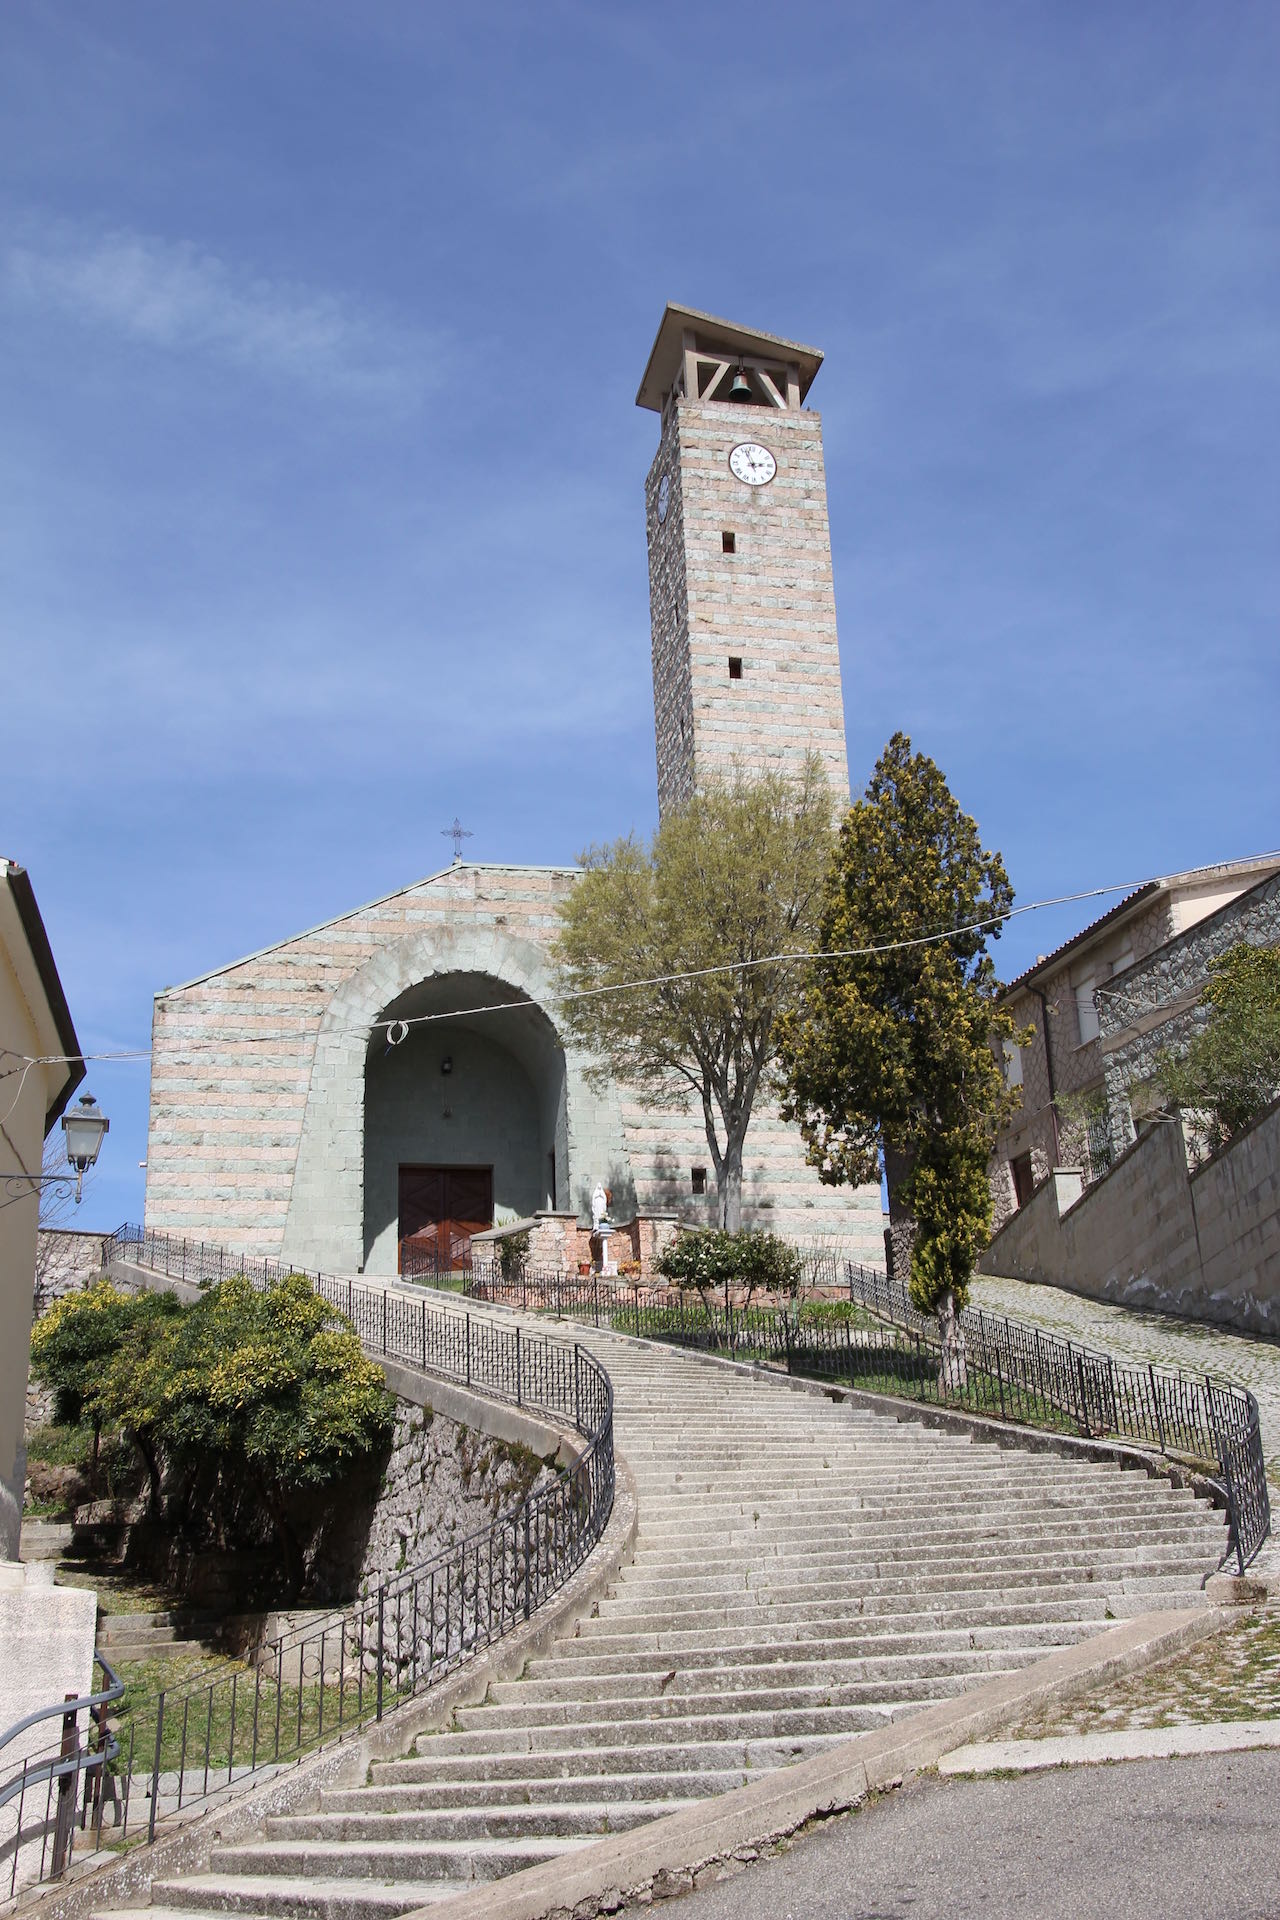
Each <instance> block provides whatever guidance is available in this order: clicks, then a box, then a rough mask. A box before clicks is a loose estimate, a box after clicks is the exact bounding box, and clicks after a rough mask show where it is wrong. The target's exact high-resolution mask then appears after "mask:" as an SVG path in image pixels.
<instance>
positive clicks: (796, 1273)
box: [656, 1228, 803, 1307]
mask: <svg viewBox="0 0 1280 1920" xmlns="http://www.w3.org/2000/svg"><path fill="white" fill-rule="evenodd" d="M656 1268H657V1271H658V1273H659V1274H661V1276H662V1278H663V1279H664V1280H672V1281H674V1282H675V1284H676V1285H677V1286H680V1287H696V1288H697V1290H698V1292H699V1293H700V1294H701V1295H702V1296H703V1298H704V1300H705V1299H708V1298H709V1297H710V1296H711V1295H712V1294H714V1293H718V1292H720V1291H723V1293H724V1301H725V1305H726V1307H727V1306H728V1304H729V1293H730V1289H731V1288H733V1287H740V1288H741V1289H742V1290H743V1293H744V1294H745V1296H746V1303H747V1304H748V1305H749V1304H750V1302H751V1296H752V1295H753V1294H754V1293H755V1292H756V1290H757V1288H764V1289H765V1290H766V1291H767V1292H771V1293H787V1294H794V1293H795V1291H796V1289H797V1288H798V1286H799V1285H800V1277H801V1273H802V1270H803V1262H802V1260H801V1258H800V1255H799V1254H798V1253H797V1252H796V1250H795V1248H794V1247H789V1246H788V1245H787V1243H786V1241H785V1240H780V1239H779V1238H778V1236H777V1234H776V1233H755V1232H752V1231H751V1230H750V1229H749V1228H744V1229H743V1230H742V1231H741V1232H740V1233H726V1232H724V1231H723V1230H720V1231H716V1230H714V1229H706V1228H703V1229H699V1230H696V1231H694V1232H686V1233H681V1234H680V1235H679V1236H678V1237H677V1238H676V1239H675V1240H673V1241H672V1242H671V1244H670V1246H668V1247H664V1248H663V1250H662V1252H661V1253H660V1254H659V1255H658V1259H657V1262H656Z"/></svg>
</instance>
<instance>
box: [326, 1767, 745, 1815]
mask: <svg viewBox="0 0 1280 1920" xmlns="http://www.w3.org/2000/svg"><path fill="white" fill-rule="evenodd" d="M387 1764H388V1763H387V1762H385V1761H375V1763H374V1767H373V1779H372V1782H371V1784H370V1785H369V1786H365V1787H326V1788H324V1789H323V1790H322V1791H321V1794H320V1811H321V1813H363V1812H365V1811H366V1810H367V1809H368V1808H369V1806H370V1804H371V1803H372V1804H373V1805H374V1806H376V1807H377V1808H378V1809H379V1810H380V1811H382V1812H386V1813H396V1812H399V1811H401V1810H403V1811H405V1812H407V1813H413V1812H417V1811H418V1810H421V1811H424V1812H431V1811H433V1810H436V1809H440V1810H444V1809H447V1808H454V1809H471V1808H474V1807H475V1806H476V1805H477V1804H483V1806H484V1807H486V1808H495V1807H516V1808H519V1807H525V1806H530V1805H533V1804H534V1803H536V1804H537V1805H538V1806H541V1807H547V1806H570V1807H572V1806H577V1805H579V1804H585V1805H606V1804H608V1805H613V1804H615V1803H616V1802H618V1801H623V1802H627V1801H630V1800H635V1801H636V1802H643V1803H645V1804H646V1805H652V1803H653V1802H654V1801H663V1802H665V1803H669V1805H670V1807H671V1809H672V1810H674V1808H675V1807H676V1806H681V1805H684V1804H687V1802H688V1801H689V1800H701V1799H702V1798H704V1796H706V1795H707V1794H712V1793H728V1792H729V1791H730V1790H731V1789H732V1788H734V1787H742V1786H746V1785H747V1784H748V1782H749V1779H750V1775H749V1774H748V1773H747V1772H746V1771H745V1770H744V1769H741V1768H740V1769H738V1770H736V1771H732V1770H731V1771H727V1772H720V1773H713V1772H703V1773H693V1772H689V1773H678V1772H674V1771H673V1772H671V1773H634V1772H633V1773H617V1774H609V1773H595V1772H593V1773H584V1774H579V1775H572V1774H571V1775H568V1776H563V1777H556V1776H553V1775H543V1776H541V1777H534V1776H531V1775H528V1774H525V1775H519V1774H517V1775H516V1776H515V1777H514V1778H512V1779H509V1780H498V1779H493V1780H485V1781H484V1783H483V1786H481V1785H480V1784H478V1782H477V1781H475V1780H467V1779H462V1780H455V1779H452V1778H449V1779H441V1780H435V1781H431V1782H423V1783H422V1784H419V1785H416V1786H415V1785H409V1784H404V1783H401V1784H396V1783H394V1782H392V1781H388V1780H387V1779H386V1778H385V1777H384V1775H383V1771H382V1769H383V1768H384V1767H385V1766H386V1765H387ZM391 1764H396V1765H399V1764H402V1763H400V1762H393V1763H391Z"/></svg>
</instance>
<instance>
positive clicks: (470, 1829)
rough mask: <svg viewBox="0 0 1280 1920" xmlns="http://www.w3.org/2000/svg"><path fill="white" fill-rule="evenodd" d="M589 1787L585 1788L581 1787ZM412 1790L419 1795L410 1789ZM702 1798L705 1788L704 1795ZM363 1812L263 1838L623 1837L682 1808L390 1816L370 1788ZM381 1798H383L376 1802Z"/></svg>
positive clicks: (655, 1803)
mask: <svg viewBox="0 0 1280 1920" xmlns="http://www.w3.org/2000/svg"><path fill="white" fill-rule="evenodd" d="M583 1784H584V1785H589V1784H590V1783H589V1782H584V1783H583ZM412 1791H419V1792H420V1791H421V1789H413V1790H412ZM703 1791H704V1792H705V1788H704V1789H703ZM360 1798H361V1800H362V1801H363V1805H361V1806H360V1807H358V1808H355V1809H346V1810H342V1811H338V1810H336V1809H334V1808H331V1807H327V1808H325V1809H324V1810H322V1811H321V1812H319V1813H311V1814H294V1815H288V1816H285V1815H279V1816H273V1817H272V1818H271V1819H269V1820H268V1821H267V1822H266V1832H265V1836H264V1837H265V1839H266V1840H267V1841H269V1842H270V1843H271V1844H272V1845H273V1846H274V1844H275V1843H276V1842H277V1841H280V1842H288V1841H292V1840H316V1841H322V1842H323V1843H324V1844H325V1845H327V1846H364V1845H365V1843H366V1842H386V1841H396V1842H400V1841H406V1840H413V1841H424V1842H432V1843H434V1842H436V1841H440V1840H482V1841H483V1840H510V1839H522V1838H527V1837H529V1836H530V1835H539V1834H546V1835H552V1836H555V1837H558V1838H560V1839H569V1838H572V1837H573V1836H574V1835H578V1834H586V1835H587V1836H588V1837H589V1838H590V1839H598V1838H599V1836H600V1835H601V1834H602V1833H622V1832H624V1831H626V1830H627V1829H628V1828H630V1827H636V1826H639V1825H640V1824H641V1823H642V1822H643V1821H645V1820H656V1819H657V1818H658V1816H659V1814H662V1813H674V1812H676V1811H677V1810H678V1809H679V1808H680V1807H681V1806H683V1805H685V1804H687V1802H686V1801H685V1800H682V1799H678V1798H669V1797H668V1798H665V1799H664V1798H660V1797H659V1796H656V1795H651V1796H648V1804H646V1805H640V1804H637V1805H623V1804H621V1803H619V1801H617V1800H602V1799H600V1798H599V1797H598V1796H597V1798H595V1799H594V1800H593V1799H591V1798H590V1797H589V1796H587V1795H584V1796H583V1797H582V1798H580V1799H577V1800H573V1801H568V1800H561V1801H554V1800H549V1799H544V1798H543V1797H542V1795H541V1793H539V1794H538V1795H537V1797H536V1798H531V1799H530V1800H529V1801H528V1802H527V1803H525V1804H517V1803H512V1804H507V1805H501V1806H497V1805H492V1804H489V1799H488V1795H487V1793H486V1795H485V1804H483V1805H480V1806H477V1805H476V1804H475V1794H474V1789H473V1790H472V1795H471V1800H470V1801H469V1802H468V1803H467V1804H466V1805H463V1806H453V1807H447V1806H446V1807H422V1806H419V1807H414V1808H402V1809H399V1810H397V1809H394V1808H388V1807H384V1806H382V1805H380V1804H376V1803H375V1796H374V1794H372V1793H371V1792H370V1791H369V1790H368V1789H367V1788H366V1789H365V1790H364V1792H363V1793H362V1795H361V1796H360ZM378 1798H379V1799H380V1796H378Z"/></svg>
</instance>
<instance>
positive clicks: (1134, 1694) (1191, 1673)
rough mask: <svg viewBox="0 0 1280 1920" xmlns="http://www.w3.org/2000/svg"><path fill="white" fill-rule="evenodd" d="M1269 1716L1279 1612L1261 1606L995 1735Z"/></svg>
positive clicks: (1279, 1677) (1279, 1705)
mask: <svg viewBox="0 0 1280 1920" xmlns="http://www.w3.org/2000/svg"><path fill="white" fill-rule="evenodd" d="M1242 1611H1243V1610H1242ZM1273 1719H1280V1613H1277V1612H1275V1611H1268V1612H1266V1613H1258V1614H1248V1615H1247V1616H1245V1617H1244V1618H1242V1619H1241V1620H1239V1621H1238V1622H1237V1623H1235V1624H1234V1625H1233V1626H1231V1627H1229V1628H1226V1629H1225V1630H1224V1631H1223V1632H1221V1633H1215V1634H1211V1635H1210V1636H1209V1638H1208V1639H1207V1640H1200V1641H1197V1642H1196V1644H1195V1645H1194V1646H1192V1647H1188V1648H1186V1649H1185V1650H1184V1651H1183V1652H1182V1653H1180V1654H1179V1655H1178V1656H1177V1657H1176V1658H1175V1659H1173V1660H1165V1661H1162V1662H1161V1664H1160V1665H1159V1666H1158V1667H1149V1668H1148V1669H1147V1670H1146V1672H1145V1673H1135V1674H1131V1675H1129V1676H1128V1677H1127V1678H1123V1679H1119V1680H1111V1681H1109V1682H1105V1683H1104V1684H1102V1685H1100V1686H1095V1687H1091V1688H1090V1689H1089V1691H1088V1692H1087V1693H1083V1694H1081V1695H1079V1697H1078V1698H1076V1699H1074V1700H1068V1701H1062V1702H1058V1703H1055V1704H1052V1705H1050V1706H1047V1707H1043V1708H1041V1710H1040V1711H1039V1712H1038V1713H1035V1714H1032V1715H1031V1716H1029V1717H1028V1718H1027V1719H1026V1720H1024V1721H1022V1722H1021V1723H1020V1724H1019V1725H1018V1726H1017V1727H1010V1728H1009V1730H1008V1732H1007V1733H1002V1734H1001V1736H1000V1738H1001V1739H1002V1740H1004V1739H1007V1740H1044V1739H1048V1738H1050V1737H1051V1736H1053V1735H1056V1734H1064V1733H1106V1732H1109V1731H1111V1730H1112V1729H1113V1728H1122V1727H1190V1726H1203V1725H1206V1724H1210V1723H1214V1722H1219V1721H1223V1720H1273Z"/></svg>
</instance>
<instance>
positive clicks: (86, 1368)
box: [31, 1277, 180, 1493]
mask: <svg viewBox="0 0 1280 1920" xmlns="http://www.w3.org/2000/svg"><path fill="white" fill-rule="evenodd" d="M179 1311H180V1309H179V1306H178V1302H177V1300H176V1299H175V1298H174V1297H173V1295H172V1294H168V1293H122V1292H120V1290H119V1289H118V1288H117V1287H115V1286H113V1285H112V1283H111V1281H110V1280H108V1279H106V1278H105V1277H104V1278H102V1279H99V1280H95V1281H92V1282H91V1283H90V1285H89V1286H87V1287H84V1288H82V1289H81V1290H80V1291H79V1292H77V1293H68V1294H65V1295H64V1296H63V1297H62V1299H60V1300H55V1301H54V1303H53V1305H52V1306H51V1307H49V1309H48V1311H47V1312H45V1313H43V1314H41V1316H40V1318H39V1319H38V1320H37V1321H36V1323H35V1326H34V1327H33V1328H32V1330H31V1371H32V1373H33V1374H34V1375H35V1377H36V1379H37V1380H41V1381H43V1382H44V1384H45V1385H46V1386H49V1387H52V1388H53V1390H54V1418H55V1419H56V1420H58V1421H59V1422H60V1423H62V1424H64V1425H67V1426H79V1425H80V1423H81V1422H82V1421H83V1420H88V1421H89V1422H90V1423H91V1425H92V1427H93V1452H92V1456H91V1459H90V1464H89V1484H90V1486H91V1487H92V1488H93V1490H94V1492H95V1493H96V1492H97V1487H98V1456H99V1448H100V1443H101V1437H102V1425H103V1420H104V1418H105V1417H107V1413H108V1409H107V1408H106V1407H105V1405H104V1400H103V1388H104V1383H105V1381H106V1379H107V1376H108V1374H109V1372H110V1370H111V1367H112V1365H113V1363H114V1361H115V1360H116V1358H117V1356H118V1355H119V1354H120V1353H122V1352H124V1351H132V1352H136V1351H138V1350H139V1348H140V1346H141V1345H143V1344H145V1343H146V1342H147V1340H148V1337H149V1335H150V1333H151V1332H152V1330H153V1329H154V1328H156V1327H158V1326H159V1325H160V1324H161V1323H162V1322H165V1321H168V1320H171V1319H172V1318H173V1317H174V1316H175V1315H176V1314H177V1313H178V1312H179Z"/></svg>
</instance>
